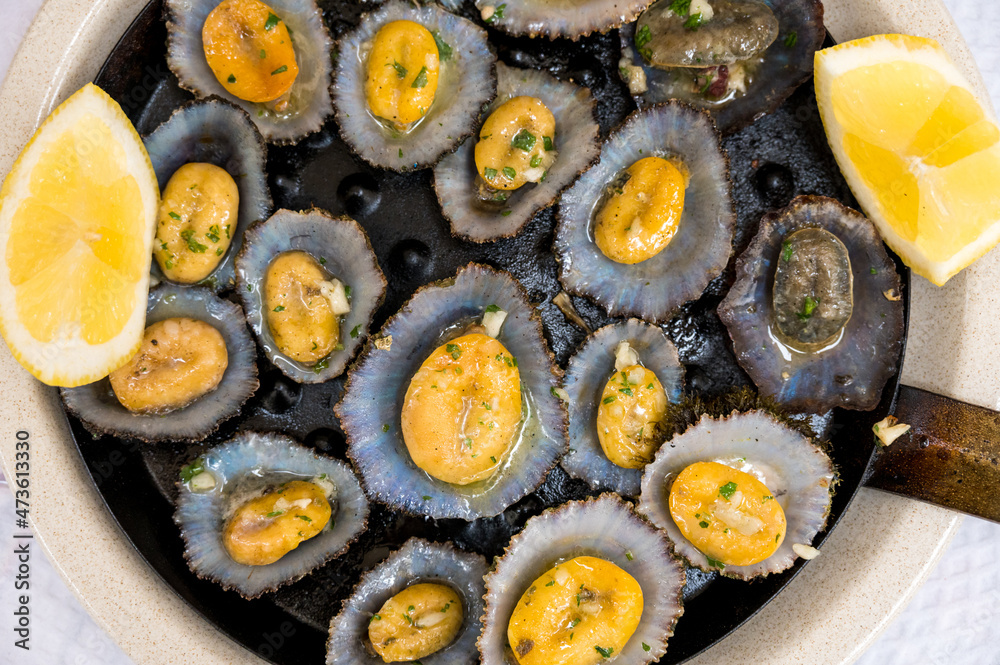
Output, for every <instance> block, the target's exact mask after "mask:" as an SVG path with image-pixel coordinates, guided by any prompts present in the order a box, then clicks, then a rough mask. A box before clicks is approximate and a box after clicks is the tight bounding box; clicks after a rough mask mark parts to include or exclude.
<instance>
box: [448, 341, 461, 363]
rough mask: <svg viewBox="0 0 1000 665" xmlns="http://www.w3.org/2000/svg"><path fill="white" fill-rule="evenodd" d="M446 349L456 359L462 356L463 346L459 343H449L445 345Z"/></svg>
mask: <svg viewBox="0 0 1000 665" xmlns="http://www.w3.org/2000/svg"><path fill="white" fill-rule="evenodd" d="M444 350H445V351H447V352H448V353H450V354H451V357H452V358H453V359H454V360H458V359H459V358H461V357H462V347H460V346H459V345H458V344H448V345H447V346H445V347H444Z"/></svg>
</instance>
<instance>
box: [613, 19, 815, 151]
mask: <svg viewBox="0 0 1000 665" xmlns="http://www.w3.org/2000/svg"><path fill="white" fill-rule="evenodd" d="M670 4H671V0H658V2H655V3H654V4H653V5H651V6H650V7H649V9H647V10H646V14H650V15H652V14H656V15H661V14H666V13H667V11H668V10H667V7H669V5H670ZM710 4H712V5H713V6H715V3H714V2H713V3H710ZM744 4H745V3H742V2H731V0H725V2H724V3H723V5H724V6H726V7H731V8H733V9H741V8H743V6H744ZM750 4H754V5H759V6H761V7H763V8H765V9H767V8H769V9H770V11H772V12H773V16H774V18H776V19H777V22H778V26H777V31H776V32H777V34H776V35H775V34H774V32H773V31H772V30H771V27H773V26H770V25H768V26H765V27H767V29H766V30H763V29H762V30H760V31H758V32H760V35H759V36H757V37H755V38H754V39H753V40H752V42H753V45H754V47H755V48H759V47H761V46H763V45H764V44H765V41H766V39H767V38H769V37H770V38H772V39H773V41H771V42H769V43H770V45H769V46H767V47H766V48H765V49H764V50H763V51H756V52H753V49H751V50H749V51H748V50H746V48H745V45H744V44H737V45H734V47H733V48H727V49H724V50H725V51H726V53H724V54H720V55H721V57H720V58H719V60H718V62H715V61H713V59H714V58H715V54H714V53H713V54H711V55H704V54H700V55H695V54H693V53H692V56H691V58H690V59H688V60H686V61H685V62H690V64H689V65H687V66H684V67H667V66H663V67H657V66H654V65H652V64H651V59H652V57H651V56H653V54H652V53H649V52H646V55H645V56H644V55H643V54H641V53H640V50H646V49H650V48H651V47H650V44H651V43H654V41H655V38H654V37H653V35H652V31H651V28H650V25H649V23H648V22H644V17H645V14H644V16H643V17H640V19H639V21H637V22H636V23H632V24H630V25H626V26H624V27H622V29H621V31H620V37H621V44H622V59H621V61H620V62H619V67H618V71H619V74H620V75H621V77H622V79H623V80H624V81H625V83H626V85H627V86H628V87H629V90H630V92H631V93H632V96H633V98H634V99H635V101H636V103H637V104H638V105H639V106H640V108H645V107H647V106H650V105H652V104H656V103H658V102H664V101H667V100H670V99H680V100H683V101H685V102H688V103H690V104H693V105H695V106H699V107H702V108H705V109H707V110H708V111H709V112H710V113H711V114H712V117H713V118H714V119H715V122H716V124H717V125H718V127H719V131H721V132H722V133H723V134H730V133H732V132H735V131H737V130H739V129H742V128H743V127H746V126H747V125H749V124H750V123H752V122H754V121H755V120H757V119H758V118H760V117H761V116H764V115H766V114H768V113H771V112H773V111H774V110H775V109H776V108H778V106H780V105H781V103H782V102H783V101H785V100H786V99H787V98H788V97H789V95H791V94H792V92H794V91H795V89H796V88H797V87H798V86H799V85H800V84H802V83H803V82H804V81H805V80H806V79H808V78H809V77H810V76H811V75H812V69H813V54H814V53H815V52H816V50H817V49H818V48H819V47H820V46H821V45H822V44H823V40H824V39H825V38H826V29H825V28H824V26H823V4H822V2H820V0H773V2H768V3H766V4H765V3H763V2H754V3H750ZM692 6H694V5H693V4H692ZM678 20H680V19H678ZM760 20H762V21H764V22H765V23H769V22H768V21H767V20H766V17H762V18H761V19H760ZM681 23H683V21H682V22H681ZM711 24H712V21H709V22H708V23H707V24H706V25H705V26H703V27H700V28H697V29H696V30H694V31H693V33H695V35H696V34H697V33H699V32H701V30H703V29H705V28H708V27H709V26H711ZM643 28H645V29H643ZM682 29H683V28H682ZM640 30H641V32H640ZM689 32H691V31H689ZM748 34H755V31H752V30H751V31H748ZM774 37H776V38H774ZM637 39H638V43H637ZM639 44H641V46H640V45H639ZM748 52H753V54H752V55H750V56H749V57H748V58H747V59H745V60H740V61H738V62H735V63H734V62H732V60H733V58H734V57H736V56H737V55H746V54H747V53H748ZM699 58H700V59H701V62H699V61H698V59H699ZM740 81H742V84H740ZM737 84H740V85H742V87H743V88H744V91H743V92H740V91H739V90H737V87H739V86H738V85H737Z"/></svg>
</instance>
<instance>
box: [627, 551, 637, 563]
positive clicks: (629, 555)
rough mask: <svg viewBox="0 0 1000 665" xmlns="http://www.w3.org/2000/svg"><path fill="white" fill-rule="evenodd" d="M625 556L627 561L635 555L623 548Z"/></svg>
mask: <svg viewBox="0 0 1000 665" xmlns="http://www.w3.org/2000/svg"><path fill="white" fill-rule="evenodd" d="M625 558H626V559H628V560H629V561H631V560H632V559H634V558H635V557H634V556H632V552H631V551H629V550H625Z"/></svg>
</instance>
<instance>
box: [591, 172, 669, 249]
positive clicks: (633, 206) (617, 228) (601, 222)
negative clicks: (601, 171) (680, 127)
mask: <svg viewBox="0 0 1000 665" xmlns="http://www.w3.org/2000/svg"><path fill="white" fill-rule="evenodd" d="M626 173H627V174H628V180H627V181H626V182H625V183H624V184H623V185H622V186H621V187H618V188H616V189H613V190H612V193H611V196H610V197H609V198H608V199H607V201H606V202H605V203H604V205H603V206H602V207H601V209H600V211H599V212H598V213H597V218H596V224H595V226H594V242H596V243H597V246H598V248H600V250H601V251H602V252H604V255H605V256H607V257H608V258H609V259H611V260H612V261H617V262H618V263H627V264H635V263H640V262H642V261H646V260H648V259H651V258H653V257H654V256H656V255H657V254H659V253H660V252H662V251H663V249H664V248H665V247H666V246H667V245H668V244H669V243H670V241H671V239H673V237H674V234H675V233H677V227H678V225H679V224H680V221H681V214H682V213H683V211H684V188H685V186H686V182H685V177H684V174H683V173H682V172H681V170H680V169H678V168H677V166H675V165H674V164H673V163H672V162H670V161H668V160H666V159H663V158H662V157H645V158H643V159H640V160H639V161H637V162H636V163H634V164H632V166H630V167H628V169H627V170H626Z"/></svg>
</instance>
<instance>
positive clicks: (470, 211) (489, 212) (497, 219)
mask: <svg viewBox="0 0 1000 665" xmlns="http://www.w3.org/2000/svg"><path fill="white" fill-rule="evenodd" d="M518 96H527V97H534V98H537V99H539V100H541V101H542V102H543V103H544V104H545V105H546V106H547V107H548V109H549V110H550V111H551V112H552V115H553V116H554V117H555V121H556V136H555V137H553V138H552V143H553V147H554V148H555V151H556V152H557V153H558V155H557V156H556V158H555V162H554V163H553V165H552V167H551V168H550V169H549V170H548V171H547V172H546V174H545V175H544V176H543V177H542V180H541V182H538V183H529V184H527V185H524V186H523V187H521V188H519V189H517V190H514V191H513V193H512V194H511V195H510V197H509V198H507V199H506V201H504V202H503V204H501V205H484V204H483V203H482V202H481V201H480V200H479V198H478V196H477V194H478V190H479V183H480V182H481V181H482V179H481V178H480V174H479V173H478V169H477V168H476V162H475V148H476V140H475V139H474V138H470V139H469V140H467V141H466V142H465V143H463V144H462V146H461V147H460V148H459V149H458V150H456V151H455V152H454V153H452V154H450V155H447V156H446V157H445V158H444V159H442V160H441V162H440V163H438V165H437V166H435V167H434V191H435V193H436V194H437V197H438V201H439V202H440V204H441V212H442V214H444V216H445V218H446V219H447V220H448V221H449V222H450V223H451V231H452V233H454V234H455V235H457V236H459V237H461V238H464V239H466V240H471V241H473V242H489V241H491V240H497V239H498V238H505V237H508V236H513V235H516V234H517V233H518V232H519V231H520V230H521V229H522V228H523V227H524V225H525V224H527V223H528V222H529V221H530V220H531V218H532V217H533V216H534V215H535V213H537V212H538V211H539V210H542V209H543V208H546V207H548V206H549V205H551V204H552V203H553V201H555V199H556V197H558V196H559V194H560V192H562V191H563V190H564V189H565V188H566V187H568V186H569V185H570V184H571V183H572V182H573V180H574V179H576V177H577V175H579V174H580V172H582V171H583V170H584V169H585V168H587V167H588V166H589V165H590V164H591V163H593V161H594V159H595V158H596V157H597V154H598V152H599V150H600V145H599V143H598V139H599V127H598V125H597V122H596V120H594V107H595V101H594V98H593V96H592V95H591V93H590V90H588V89H587V88H584V87H581V86H578V85H574V84H572V83H565V82H562V81H559V80H558V79H556V78H555V77H553V76H552V75H550V74H547V73H545V72H540V71H536V70H529V69H516V68H514V67H508V66H507V65H505V64H503V63H502V62H501V63H498V64H497V98H496V100H495V101H494V102H493V104H492V105H490V106H489V107H488V108H487V110H486V112H485V113H484V117H488V116H489V114H490V113H492V112H493V111H494V110H496V108H497V107H499V106H500V105H502V104H503V103H504V102H507V101H508V100H510V99H512V98H514V97H518Z"/></svg>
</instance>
